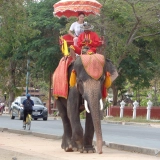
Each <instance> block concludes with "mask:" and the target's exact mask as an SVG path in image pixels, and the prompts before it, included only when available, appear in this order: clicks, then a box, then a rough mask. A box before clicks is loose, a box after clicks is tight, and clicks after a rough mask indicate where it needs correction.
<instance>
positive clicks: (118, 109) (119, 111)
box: [109, 101, 160, 120]
mask: <svg viewBox="0 0 160 160" xmlns="http://www.w3.org/2000/svg"><path fill="white" fill-rule="evenodd" d="M133 105H134V106H133V107H127V106H125V103H124V102H123V101H122V102H121V106H111V107H110V108H109V116H113V117H120V118H122V117H132V118H133V119H135V118H136V117H140V116H142V117H146V119H147V120H150V119H160V107H152V102H151V101H148V103H147V106H146V107H139V106H138V102H136V101H135V102H134V103H133Z"/></svg>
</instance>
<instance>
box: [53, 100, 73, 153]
mask: <svg viewBox="0 0 160 160" xmlns="http://www.w3.org/2000/svg"><path fill="white" fill-rule="evenodd" d="M56 105H57V108H58V111H59V114H60V116H61V119H62V122H63V129H64V133H63V136H62V144H61V147H62V149H64V150H65V151H66V152H71V151H73V150H72V142H71V137H72V129H71V125H70V121H69V118H68V116H67V100H65V99H64V98H58V100H56Z"/></svg>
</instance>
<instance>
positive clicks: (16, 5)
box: [0, 0, 36, 102]
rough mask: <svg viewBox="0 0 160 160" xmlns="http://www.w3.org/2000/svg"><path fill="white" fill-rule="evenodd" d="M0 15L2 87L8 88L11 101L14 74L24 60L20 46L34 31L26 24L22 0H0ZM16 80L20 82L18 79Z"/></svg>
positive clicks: (14, 82)
mask: <svg viewBox="0 0 160 160" xmlns="http://www.w3.org/2000/svg"><path fill="white" fill-rule="evenodd" d="M0 15H1V28H0V58H1V60H3V61H4V71H5V78H6V81H4V82H3V84H4V87H3V88H5V90H8V92H9V97H10V102H12V101H13V100H14V98H15V93H16V76H17V75H18V74H20V71H21V69H22V68H23V64H24V63H23V62H24V60H25V54H26V52H22V46H23V45H24V44H25V43H26V40H27V39H30V38H31V37H33V36H34V35H35V33H36V32H35V31H34V30H32V28H31V27H30V26H29V25H28V21H27V15H26V9H25V5H24V1H22V0H10V1H8V0H4V1H0ZM20 64H21V65H20ZM18 66H19V67H18ZM22 70H23V69H22ZM17 81H18V82H20V79H19V80H18V79H17Z"/></svg>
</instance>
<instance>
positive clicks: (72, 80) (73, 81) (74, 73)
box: [69, 69, 76, 87]
mask: <svg viewBox="0 0 160 160" xmlns="http://www.w3.org/2000/svg"><path fill="white" fill-rule="evenodd" d="M75 84H76V72H75V70H74V69H73V70H72V72H71V76H70V80H69V85H70V87H74V86H75Z"/></svg>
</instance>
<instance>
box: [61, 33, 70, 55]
mask: <svg viewBox="0 0 160 160" xmlns="http://www.w3.org/2000/svg"><path fill="white" fill-rule="evenodd" d="M60 39H61V41H62V47H61V50H62V53H63V54H64V55H65V56H68V55H69V52H68V46H67V41H66V40H65V39H63V37H62V36H61V37H60Z"/></svg>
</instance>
